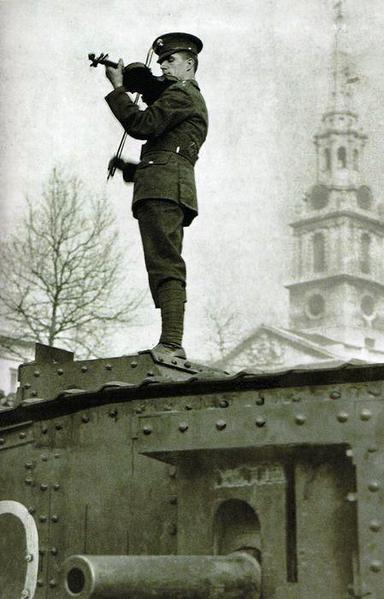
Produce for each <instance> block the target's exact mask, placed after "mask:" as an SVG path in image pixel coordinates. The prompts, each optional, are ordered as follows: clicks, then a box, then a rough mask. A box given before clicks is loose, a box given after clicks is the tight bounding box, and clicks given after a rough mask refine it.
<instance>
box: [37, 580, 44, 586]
mask: <svg viewBox="0 0 384 599" xmlns="http://www.w3.org/2000/svg"><path fill="white" fill-rule="evenodd" d="M43 584H44V583H43V581H42V580H41V578H39V579H38V581H37V586H38V587H42V586H43Z"/></svg>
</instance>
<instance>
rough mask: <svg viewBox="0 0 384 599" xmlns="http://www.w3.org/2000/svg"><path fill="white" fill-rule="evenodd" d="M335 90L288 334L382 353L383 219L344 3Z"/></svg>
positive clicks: (301, 221)
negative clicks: (346, 42) (366, 167)
mask: <svg viewBox="0 0 384 599" xmlns="http://www.w3.org/2000/svg"><path fill="white" fill-rule="evenodd" d="M335 8H336V14H335V42H334V50H333V89H332V94H331V98H330V105H329V107H328V110H327V111H326V112H325V113H324V115H323V117H322V123H321V126H320V129H319V131H318V132H317V133H316V135H315V136H314V144H315V148H316V155H317V176H316V183H315V184H314V185H313V186H312V188H311V189H310V190H309V191H308V192H307V193H306V194H305V196H304V198H303V199H302V200H301V201H300V204H299V206H298V207H297V213H296V219H295V221H294V222H293V223H292V224H291V226H292V229H293V236H294V252H293V281H292V282H291V283H290V284H289V285H287V288H288V289H289V296H290V328H291V329H294V330H295V331H297V332H298V333H300V334H301V335H304V336H309V337H312V338H313V339H315V338H317V339H323V340H325V339H329V341H330V344H332V342H336V343H341V344H343V345H344V346H345V347H346V348H347V347H348V346H350V347H355V348H357V347H360V348H363V347H366V348H367V349H372V350H379V351H380V350H382V351H383V350H384V214H383V208H382V206H381V205H380V204H378V202H377V201H376V200H375V198H374V197H373V195H372V192H371V189H370V187H369V185H367V184H366V182H365V181H364V175H363V157H364V148H365V145H366V142H367V136H366V135H365V134H364V133H363V131H362V130H361V128H360V126H359V122H358V115H357V114H356V112H355V111H354V110H353V106H352V87H353V85H354V83H356V81H357V80H358V78H357V77H354V76H353V75H352V73H351V68H350V65H349V61H348V56H347V53H346V52H345V51H343V39H344V37H345V35H346V33H347V32H346V27H345V20H344V14H343V2H342V1H339V2H338V3H337V5H336V7H335Z"/></svg>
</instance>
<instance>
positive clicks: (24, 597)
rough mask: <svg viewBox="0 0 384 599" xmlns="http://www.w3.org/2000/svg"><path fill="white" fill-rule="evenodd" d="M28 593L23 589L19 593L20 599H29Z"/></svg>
mask: <svg viewBox="0 0 384 599" xmlns="http://www.w3.org/2000/svg"><path fill="white" fill-rule="evenodd" d="M30 596H31V595H30V592H29V591H28V589H23V590H22V591H21V595H20V599H30Z"/></svg>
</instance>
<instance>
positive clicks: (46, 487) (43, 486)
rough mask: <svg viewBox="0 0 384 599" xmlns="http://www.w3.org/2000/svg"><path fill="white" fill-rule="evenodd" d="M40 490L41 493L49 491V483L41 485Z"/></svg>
mask: <svg viewBox="0 0 384 599" xmlns="http://www.w3.org/2000/svg"><path fill="white" fill-rule="evenodd" d="M40 489H41V491H46V490H47V489H48V485H47V483H41V485H40Z"/></svg>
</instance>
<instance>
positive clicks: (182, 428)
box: [179, 422, 188, 433]
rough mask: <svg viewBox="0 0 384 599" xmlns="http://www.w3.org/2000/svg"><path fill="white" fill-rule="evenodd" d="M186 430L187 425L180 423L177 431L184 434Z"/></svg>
mask: <svg viewBox="0 0 384 599" xmlns="http://www.w3.org/2000/svg"><path fill="white" fill-rule="evenodd" d="M187 430H188V424H187V423H186V422H180V424H179V431H180V432H182V433H185V431H187Z"/></svg>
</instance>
